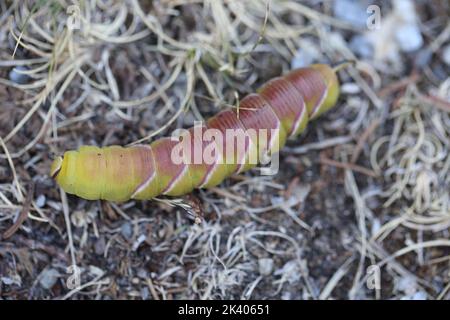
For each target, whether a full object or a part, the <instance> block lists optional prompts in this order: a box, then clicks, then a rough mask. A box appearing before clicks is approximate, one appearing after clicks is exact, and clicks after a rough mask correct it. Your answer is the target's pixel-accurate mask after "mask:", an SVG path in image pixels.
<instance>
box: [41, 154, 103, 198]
mask: <svg viewBox="0 0 450 320" xmlns="http://www.w3.org/2000/svg"><path fill="white" fill-rule="evenodd" d="M88 149H89V150H90V152H89V151H87V150H86V147H82V148H80V150H78V151H67V152H65V153H64V156H61V157H57V158H56V159H55V160H54V161H53V163H52V166H51V167H50V175H51V176H52V178H53V179H55V181H56V182H57V183H58V185H59V186H60V187H61V188H62V189H63V190H64V191H65V192H67V193H71V194H76V195H77V196H79V197H82V198H84V199H88V200H95V199H100V198H101V196H102V190H103V185H102V183H103V182H102V181H103V179H102V177H101V176H100V172H101V163H100V159H99V158H101V156H102V152H101V150H100V148H97V147H88ZM94 149H98V152H97V153H95V152H92V151H94ZM94 155H97V156H94Z"/></svg>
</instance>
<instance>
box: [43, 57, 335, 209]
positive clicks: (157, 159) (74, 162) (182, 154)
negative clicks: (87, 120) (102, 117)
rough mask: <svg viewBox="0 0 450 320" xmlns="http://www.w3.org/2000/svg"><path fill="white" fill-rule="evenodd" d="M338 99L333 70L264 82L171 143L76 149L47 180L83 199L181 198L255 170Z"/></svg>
mask: <svg viewBox="0 0 450 320" xmlns="http://www.w3.org/2000/svg"><path fill="white" fill-rule="evenodd" d="M338 96H339V82H338V79H337V76H336V73H335V70H334V69H332V68H331V67H330V66H328V65H324V64H315V65H312V66H310V67H308V68H301V69H297V70H293V71H291V72H289V73H288V74H286V75H284V76H281V77H277V78H274V79H272V80H270V81H268V82H267V83H266V84H265V85H263V86H262V87H261V88H260V89H259V90H258V91H257V93H253V94H249V95H247V96H246V97H244V98H243V99H242V100H241V101H240V103H239V107H238V108H231V109H227V110H224V111H222V112H220V113H218V114H217V115H215V116H213V117H212V118H210V119H209V120H207V121H206V122H205V123H202V124H201V125H196V126H194V127H193V128H190V129H187V130H182V131H183V132H182V133H181V134H180V135H179V136H177V137H167V138H161V139H158V140H156V141H154V142H153V143H151V144H150V145H138V146H132V147H120V146H109V147H103V148H99V147H95V146H82V147H80V148H79V149H78V150H77V151H67V152H65V154H64V156H63V157H58V158H56V159H55V161H54V162H53V164H52V167H51V169H50V173H51V175H52V177H53V178H54V179H55V180H56V182H57V183H58V184H59V185H60V186H61V187H62V189H63V190H65V191H66V192H67V193H70V194H75V195H77V196H79V197H81V198H84V199H88V200H95V199H104V200H110V201H117V202H122V201H127V200H129V199H138V200H145V199H152V198H154V197H156V196H158V195H161V194H163V195H168V196H181V195H184V194H187V193H189V192H191V191H192V190H193V189H195V188H210V187H213V186H216V185H218V184H220V183H221V182H222V181H223V180H224V179H226V178H227V177H229V176H230V175H232V174H235V173H240V172H244V171H246V170H249V169H251V168H252V167H255V166H256V165H257V163H259V162H260V161H261V159H262V157H264V156H270V155H271V154H272V153H274V152H277V151H279V150H280V149H281V148H282V147H283V146H284V144H285V143H286V140H287V139H288V138H293V137H296V136H298V135H299V134H300V133H302V132H303V131H304V130H305V128H306V126H307V124H308V122H309V121H310V120H312V119H315V118H317V117H318V116H320V115H321V114H323V113H324V112H326V111H328V110H329V109H330V108H331V107H333V106H334V105H335V104H336V101H337V99H338ZM174 155H176V156H177V157H174ZM175 158H176V159H175Z"/></svg>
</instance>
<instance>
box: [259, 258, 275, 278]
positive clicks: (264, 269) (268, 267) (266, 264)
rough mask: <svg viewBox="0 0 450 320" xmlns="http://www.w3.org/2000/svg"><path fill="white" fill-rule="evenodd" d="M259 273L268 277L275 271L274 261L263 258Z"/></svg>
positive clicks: (260, 261)
mask: <svg viewBox="0 0 450 320" xmlns="http://www.w3.org/2000/svg"><path fill="white" fill-rule="evenodd" d="M258 267H259V273H260V274H261V275H262V276H268V275H270V274H271V273H272V270H273V260H272V259H270V258H261V259H259V260H258Z"/></svg>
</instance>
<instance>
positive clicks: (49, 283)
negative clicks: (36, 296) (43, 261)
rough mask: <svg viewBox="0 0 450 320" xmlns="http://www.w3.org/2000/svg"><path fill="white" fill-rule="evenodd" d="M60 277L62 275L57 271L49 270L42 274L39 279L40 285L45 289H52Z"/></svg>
mask: <svg viewBox="0 0 450 320" xmlns="http://www.w3.org/2000/svg"><path fill="white" fill-rule="evenodd" d="M59 277H60V274H59V272H58V271H57V270H55V269H47V270H44V271H43V272H42V275H41V278H40V279H39V283H40V284H41V286H42V287H43V288H45V289H51V288H52V287H53V286H54V285H55V283H56V281H57V280H58V278H59Z"/></svg>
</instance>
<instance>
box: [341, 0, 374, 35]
mask: <svg viewBox="0 0 450 320" xmlns="http://www.w3.org/2000/svg"><path fill="white" fill-rule="evenodd" d="M365 2H366V1H353V0H336V1H333V4H334V6H333V12H334V15H335V17H336V18H338V19H340V20H343V21H345V22H348V23H350V24H351V25H353V26H354V27H356V28H364V27H366V22H367V18H368V14H367V12H366V8H367V3H365Z"/></svg>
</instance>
